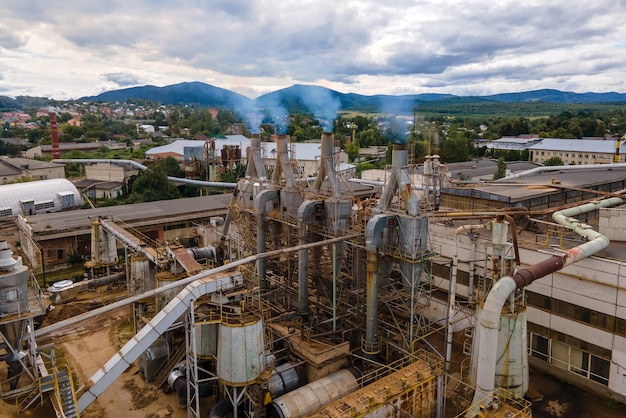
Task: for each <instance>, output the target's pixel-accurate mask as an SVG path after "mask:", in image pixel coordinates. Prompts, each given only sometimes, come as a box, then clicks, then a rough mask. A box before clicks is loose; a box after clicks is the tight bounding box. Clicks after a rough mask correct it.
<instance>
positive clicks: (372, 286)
mask: <svg viewBox="0 0 626 418" xmlns="http://www.w3.org/2000/svg"><path fill="white" fill-rule="evenodd" d="M394 223H395V216H392V215H383V214H379V215H375V216H373V217H372V218H371V219H370V220H369V221H368V222H367V225H366V227H365V250H366V251H367V311H366V324H365V341H364V344H363V352H364V353H365V354H366V355H375V354H377V353H378V352H380V345H379V341H378V287H379V277H378V252H379V250H380V248H381V244H382V235H383V231H384V230H385V229H386V228H387V227H389V225H393V224H394Z"/></svg>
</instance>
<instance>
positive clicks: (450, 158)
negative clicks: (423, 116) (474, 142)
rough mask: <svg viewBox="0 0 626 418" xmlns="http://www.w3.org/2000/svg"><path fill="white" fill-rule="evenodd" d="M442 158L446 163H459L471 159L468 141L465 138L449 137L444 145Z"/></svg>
mask: <svg viewBox="0 0 626 418" xmlns="http://www.w3.org/2000/svg"><path fill="white" fill-rule="evenodd" d="M441 154H442V155H441V157H442V159H443V161H444V162H446V163H457V162H461V161H467V160H468V159H469V148H468V141H467V139H465V138H464V137H463V136H449V137H448V138H446V140H445V141H444V143H443V147H442V149H441Z"/></svg>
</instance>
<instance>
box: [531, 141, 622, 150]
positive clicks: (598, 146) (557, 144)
mask: <svg viewBox="0 0 626 418" xmlns="http://www.w3.org/2000/svg"><path fill="white" fill-rule="evenodd" d="M616 142H617V141H616V140H613V139H560V138H544V139H543V140H542V141H541V142H540V143H538V144H535V145H533V146H531V147H530V148H529V149H530V150H531V151H569V152H597V153H606V154H610V153H613V152H615V143H616ZM625 153H626V150H625V149H624V146H623V142H622V147H621V149H620V154H625Z"/></svg>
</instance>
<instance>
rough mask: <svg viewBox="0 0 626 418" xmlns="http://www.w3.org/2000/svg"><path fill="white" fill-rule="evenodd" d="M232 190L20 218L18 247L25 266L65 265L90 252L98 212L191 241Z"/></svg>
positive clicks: (147, 232)
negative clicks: (210, 194)
mask: <svg viewBox="0 0 626 418" xmlns="http://www.w3.org/2000/svg"><path fill="white" fill-rule="evenodd" d="M230 199H231V195H230V194H219V195H212V196H205V197H194V198H187V199H175V200H163V201H157V202H149V203H138V204H134V205H124V206H111V207H103V208H96V209H82V210H74V211H70V212H61V213H49V214H46V215H23V216H20V217H19V218H18V229H19V235H20V242H21V243H22V251H23V253H24V255H25V257H26V258H27V259H28V261H29V264H30V265H31V266H33V267H34V268H35V269H37V270H41V268H42V264H43V265H44V266H45V268H46V269H48V270H51V269H54V268H59V267H64V266H66V265H67V263H68V262H69V259H70V256H72V255H73V254H78V255H80V256H83V257H89V256H90V254H91V224H92V220H94V219H97V218H98V217H100V216H105V217H110V218H111V219H114V220H115V221H121V222H123V223H124V225H125V226H127V227H130V228H133V229H135V230H138V231H140V232H141V233H142V234H143V235H144V236H145V237H147V238H150V239H152V240H158V241H161V242H165V241H174V240H193V239H197V238H198V237H199V236H201V235H202V234H201V231H199V230H198V229H197V228H196V227H195V225H197V224H200V223H207V224H208V223H209V221H210V218H212V217H223V216H224V215H225V214H226V211H227V206H228V202H229V201H230Z"/></svg>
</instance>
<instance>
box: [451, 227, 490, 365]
mask: <svg viewBox="0 0 626 418" xmlns="http://www.w3.org/2000/svg"><path fill="white" fill-rule="evenodd" d="M484 228H485V226H484V225H483V224H477V225H463V226H460V227H458V228H457V229H456V236H455V241H454V256H453V258H452V274H451V276H450V287H449V289H448V320H447V333H446V373H448V372H450V363H451V361H452V336H453V335H452V334H453V329H454V323H453V322H452V317H453V316H454V311H455V310H454V305H455V303H456V276H457V271H458V265H459V237H460V235H461V233H462V232H463V231H469V234H475V233H476V230H478V229H484ZM474 241H475V240H472V243H474Z"/></svg>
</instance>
